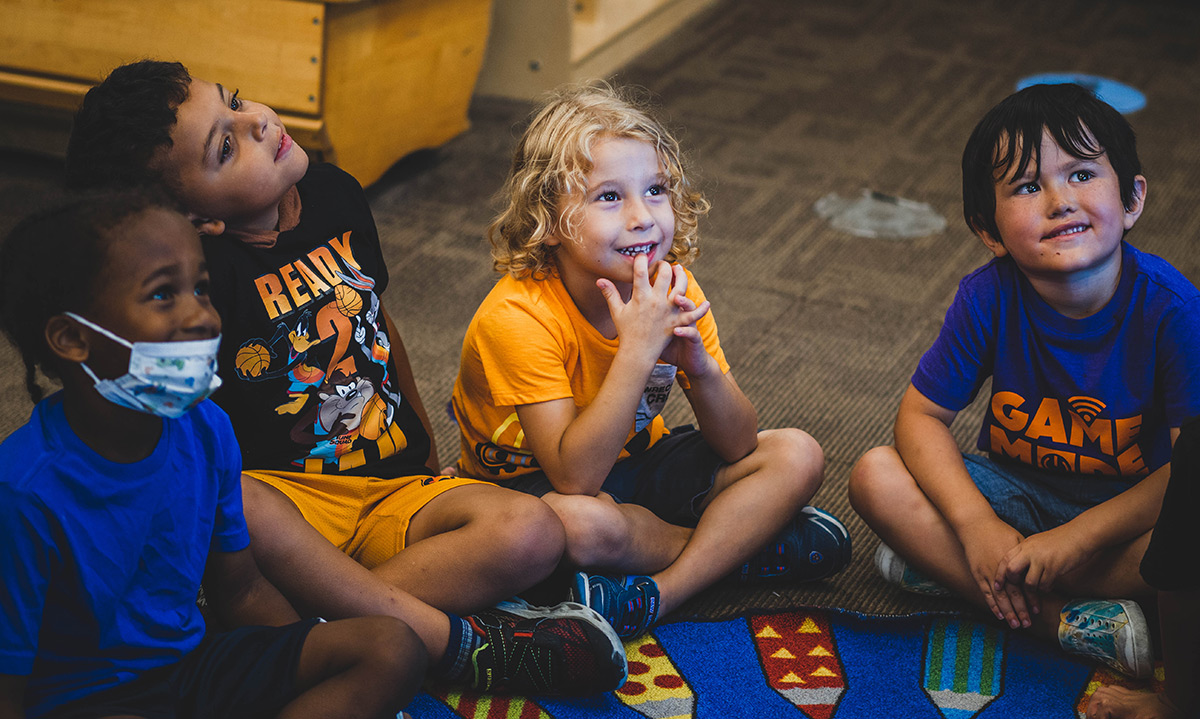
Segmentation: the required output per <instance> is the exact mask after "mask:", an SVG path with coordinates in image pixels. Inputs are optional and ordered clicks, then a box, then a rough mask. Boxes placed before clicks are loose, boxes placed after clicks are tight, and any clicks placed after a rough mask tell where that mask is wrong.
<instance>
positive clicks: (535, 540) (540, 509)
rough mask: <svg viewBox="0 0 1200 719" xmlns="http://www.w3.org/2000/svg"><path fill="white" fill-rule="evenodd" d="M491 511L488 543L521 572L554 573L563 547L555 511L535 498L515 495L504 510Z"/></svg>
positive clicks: (563, 542)
mask: <svg viewBox="0 0 1200 719" xmlns="http://www.w3.org/2000/svg"><path fill="white" fill-rule="evenodd" d="M493 509H494V510H495V511H491V510H489V513H490V514H492V519H493V521H492V522H491V526H490V527H489V530H488V536H489V539H488V541H489V543H490V544H492V545H493V547H497V548H501V549H502V551H503V554H504V556H506V557H508V558H509V560H510V561H511V562H512V564H513V565H514V566H518V567H520V568H521V571H522V573H536V572H535V570H539V571H540V570H544V573H546V574H549V573H550V572H551V571H553V570H554V567H555V566H557V565H558V562H559V560H560V559H561V558H562V554H563V549H564V547H565V545H566V533H565V531H564V529H563V524H562V522H561V521H560V520H559V518H558V515H557V514H556V513H555V512H554V510H553V509H551V508H550V506H549V505H548V504H546V503H545V502H543V501H542V500H541V499H539V498H537V497H534V496H531V495H528V494H520V493H516V492H513V493H512V496H511V497H507V498H506V501H505V503H504V505H503V507H501V508H493Z"/></svg>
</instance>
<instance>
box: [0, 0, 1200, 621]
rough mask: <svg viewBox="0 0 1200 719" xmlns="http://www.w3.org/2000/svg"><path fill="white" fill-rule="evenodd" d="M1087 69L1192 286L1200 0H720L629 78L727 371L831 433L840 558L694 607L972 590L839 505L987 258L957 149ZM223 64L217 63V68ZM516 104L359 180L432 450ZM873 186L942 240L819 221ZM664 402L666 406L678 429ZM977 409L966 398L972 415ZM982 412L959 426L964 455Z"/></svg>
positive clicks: (897, 606)
mask: <svg viewBox="0 0 1200 719" xmlns="http://www.w3.org/2000/svg"><path fill="white" fill-rule="evenodd" d="M1050 71H1078V72H1087V73H1092V74H1097V75H1103V76H1107V77H1111V78H1115V79H1118V80H1120V81H1122V82H1125V83H1128V84H1130V85H1133V86H1134V87H1137V88H1138V89H1140V90H1142V91H1143V92H1144V93H1145V94H1146V96H1147V99H1148V104H1147V107H1146V109H1144V110H1142V111H1141V112H1138V113H1137V114H1135V115H1133V116H1132V117H1131V120H1132V122H1133V123H1134V126H1135V128H1136V129H1137V130H1138V133H1139V138H1140V145H1141V148H1140V149H1141V156H1142V160H1143V164H1144V166H1145V174H1146V175H1147V177H1148V180H1149V195H1148V205H1147V210H1146V213H1145V215H1144V216H1143V218H1142V220H1141V221H1140V222H1139V224H1138V227H1137V228H1136V230H1135V231H1134V233H1133V234H1132V236H1131V240H1132V241H1133V242H1134V243H1135V244H1137V245H1138V246H1139V247H1141V248H1143V249H1146V250H1149V251H1151V252H1155V253H1157V254H1160V255H1162V256H1164V257H1165V258H1167V259H1168V260H1170V261H1171V262H1173V263H1174V264H1175V265H1176V266H1177V267H1179V268H1180V269H1181V270H1182V271H1183V272H1184V274H1185V275H1187V276H1188V277H1189V278H1191V279H1192V280H1193V281H1198V280H1200V253H1197V252H1196V250H1195V249H1194V247H1193V243H1194V238H1195V237H1196V236H1197V235H1200V207H1198V206H1197V202H1196V195H1197V189H1198V188H1200V174H1198V173H1200V169H1197V168H1198V167H1200V135H1197V133H1196V132H1195V131H1194V127H1195V124H1196V121H1197V118H1198V117H1200V8H1197V7H1196V6H1194V5H1192V4H1190V3H1185V2H1182V1H1181V2H1161V1H1160V2H1132V1H1131V2H1113V1H1109V2H1103V1H1100V2H1097V1H1096V0H1070V1H1064V2H1055V3H1044V2H1033V1H1031V0H1009V1H1006V2H973V3H961V2H956V1H955V0H906V1H905V2H898V1H886V0H857V1H856V0H850V1H847V2H839V3H819V2H813V1H801V0H740V1H738V0H726V1H725V2H722V3H720V4H719V5H718V6H716V7H715V8H714V9H713V10H711V11H709V12H707V13H705V14H704V15H702V16H701V17H698V18H696V19H695V20H693V21H692V22H690V23H689V24H688V25H687V26H685V27H684V28H683V29H682V30H681V31H680V32H678V33H676V34H675V35H673V36H672V37H670V38H669V39H667V40H666V41H665V42H663V43H662V44H661V45H660V46H658V47H656V48H654V49H653V50H651V51H650V52H648V53H646V54H645V55H644V56H642V57H641V58H639V59H638V60H637V61H635V62H634V63H632V64H631V66H629V67H628V68H626V69H625V70H624V71H623V72H621V73H620V74H619V75H618V77H617V80H618V81H619V82H629V83H636V84H639V85H643V86H645V87H647V88H649V89H650V90H651V91H652V92H653V93H654V94H655V95H656V96H657V98H658V100H659V102H660V103H661V106H662V110H663V113H664V115H665V116H666V117H667V118H668V120H669V121H670V123H671V124H672V126H673V127H675V128H677V129H679V131H680V133H681V136H682V139H683V142H684V144H685V145H686V147H687V148H688V149H689V153H690V156H691V158H692V160H693V164H694V166H695V168H696V170H697V173H698V176H699V177H700V184H701V187H702V188H703V189H704V190H705V192H706V194H707V196H708V197H709V199H710V200H711V201H712V204H713V211H712V213H711V215H710V216H709V218H707V220H706V222H705V223H704V225H703V226H702V236H703V240H702V242H701V248H702V253H701V257H700V259H699V260H698V261H697V263H696V264H695V265H694V266H693V270H694V271H695V273H696V275H697V277H698V278H699V280H700V282H701V283H702V284H703V286H704V288H705V291H706V292H707V293H708V295H709V297H710V298H711V299H712V302H713V312H714V314H715V316H716V319H717V321H718V323H719V325H720V328H721V337H722V341H723V343H724V346H725V348H726V351H727V353H728V355H729V357H730V359H731V361H732V363H733V366H734V372H735V373H736V376H737V378H738V382H739V383H740V384H741V386H742V387H743V388H744V390H745V391H746V394H747V395H748V396H749V397H750V399H751V400H752V401H753V402H754V404H755V406H756V407H757V408H758V410H759V418H760V422H761V424H762V426H763V427H780V426H798V427H801V428H803V429H805V430H807V431H809V432H810V433H812V434H813V435H814V436H815V437H816V438H817V439H818V440H819V441H820V442H821V444H822V446H823V447H824V449H825V453H826V458H827V473H826V481H825V486H824V487H823V488H822V490H821V492H820V494H819V495H818V496H817V499H816V503H817V504H819V505H821V506H823V507H825V508H827V509H829V510H831V511H833V512H835V513H836V514H838V515H839V516H841V517H843V518H844V519H845V520H846V524H847V525H848V526H849V527H850V529H851V531H852V532H853V534H854V537H855V545H856V548H855V561H854V564H853V566H852V567H851V568H850V569H849V570H848V571H846V572H844V573H843V574H842V575H840V576H839V577H837V578H836V579H835V580H833V581H830V582H826V583H823V584H821V585H819V586H815V587H803V588H790V589H781V590H775V591H753V592H751V591H740V590H731V589H714V590H710V591H709V592H707V593H705V594H703V595H701V596H700V597H698V598H697V599H695V600H693V602H691V603H690V604H689V605H687V606H686V607H685V608H684V611H683V613H686V614H699V615H706V616H721V615H724V614H727V613H730V612H732V611H734V610H737V609H740V608H743V607H745V606H755V607H772V608H774V607H783V606H787V605H793V604H814V605H824V606H839V607H846V608H849V609H852V610H856V611H862V612H903V611H915V610H920V609H945V608H955V607H960V606H962V605H960V604H957V603H954V602H951V601H947V600H942V601H932V600H927V599H924V598H917V597H913V596H909V595H904V594H901V593H899V592H896V591H894V590H893V589H892V588H891V587H889V586H888V585H886V584H884V583H883V582H882V581H881V580H879V579H878V578H876V576H875V574H874V571H873V569H872V568H871V556H872V554H873V551H874V549H875V546H876V544H877V542H878V540H877V539H876V538H875V537H874V536H873V535H872V534H871V533H870V531H869V530H867V529H866V528H865V526H864V525H863V524H862V522H861V521H860V520H858V518H857V517H856V516H855V515H854V513H853V511H852V510H851V509H850V507H849V504H848V502H847V500H846V496H845V486H846V476H847V473H848V471H849V469H850V467H851V465H852V464H853V463H854V461H855V459H856V458H857V457H858V456H859V455H861V454H862V452H864V451H865V450H866V449H868V448H870V447H872V446H874V445H877V444H881V443H886V442H888V441H889V440H890V433H891V422H892V418H893V415H894V412H895V407H896V403H897V401H898V399H899V397H900V395H901V393H902V392H903V390H904V387H905V385H906V383H907V380H908V377H909V375H910V374H911V372H912V369H913V367H914V365H915V363H916V361H917V359H918V358H919V357H920V354H921V352H923V351H924V349H925V348H926V347H927V346H928V345H929V343H930V342H931V341H932V340H933V338H934V336H935V334H936V332H937V329H938V327H939V325H940V322H941V316H942V313H943V312H944V311H945V308H946V307H947V305H948V304H949V302H950V299H951V297H952V296H953V293H954V290H955V287H956V285H957V281H958V279H959V278H960V277H961V276H962V275H963V274H965V273H966V272H967V271H969V270H970V269H971V268H973V267H975V266H977V265H979V264H981V263H983V262H984V261H986V260H987V259H988V257H989V255H988V253H987V251H986V250H985V249H984V247H983V245H982V244H981V243H980V242H979V241H977V240H976V239H975V238H974V237H972V236H971V234H970V233H969V232H968V231H967V230H966V228H965V226H964V225H963V222H962V221H961V219H960V218H961V214H960V202H959V187H960V185H959V182H960V179H959V171H958V162H959V157H960V154H961V151H962V145H963V143H964V142H965V140H966V137H967V135H968V133H969V132H970V130H971V128H972V127H973V125H974V124H975V122H976V121H977V120H978V119H979V117H980V116H981V115H982V113H983V112H984V111H985V110H986V109H987V108H988V107H990V106H991V105H993V104H994V103H995V102H997V101H998V100H1000V99H1001V98H1002V97H1004V96H1005V95H1006V94H1008V93H1009V92H1010V91H1011V90H1012V88H1013V86H1014V83H1015V82H1016V81H1017V80H1018V79H1019V78H1021V77H1023V76H1026V75H1029V74H1033V73H1040V72H1050ZM212 79H214V80H219V79H220V78H212ZM529 109H530V105H529V104H528V103H523V102H516V101H507V100H498V99H494V98H479V99H477V102H476V103H475V105H474V107H473V109H472V115H471V119H472V122H473V128H472V129H471V130H470V131H469V132H468V133H466V134H464V135H462V136H460V137H459V138H457V139H455V140H453V141H452V142H450V143H449V144H447V145H446V146H444V147H443V148H441V149H440V150H437V151H434V152H428V153H421V154H418V155H416V156H413V157H410V158H408V159H407V160H405V161H403V162H402V163H400V164H399V165H398V166H397V167H395V168H394V169H393V170H392V171H391V172H390V173H389V174H388V175H387V176H385V177H384V178H383V179H382V180H381V181H380V182H378V183H377V184H376V185H374V186H373V187H371V188H370V190H369V195H370V197H371V202H372V206H373V208H374V211H375V216H376V220H377V222H378V225H379V229H380V235H381V237H382V238H383V240H384V243H385V252H386V255H387V257H388V258H389V261H390V269H391V272H392V283H391V286H390V287H389V289H388V292H387V294H386V296H385V302H386V304H387V306H388V309H389V310H390V312H391V313H392V315H393V317H395V318H396V321H397V324H398V325H399V327H400V330H401V332H402V334H403V336H404V341H405V344H406V346H407V348H408V351H409V356H410V357H411V359H412V362H413V365H414V367H415V370H416V374H417V379H418V382H419V383H420V387H421V390H422V393H423V395H424V398H425V402H426V405H427V406H429V407H430V408H431V409H432V410H433V411H432V414H433V415H434V417H433V419H434V423H435V428H436V434H437V440H438V444H439V446H440V448H441V453H442V455H443V458H449V457H450V456H451V455H452V453H453V452H454V451H456V450H457V436H456V434H455V431H454V428H453V427H452V425H451V424H450V421H449V419H448V418H447V417H446V416H445V414H444V413H443V412H441V411H440V409H439V408H440V406H442V405H444V403H445V402H446V400H447V399H448V398H449V394H450V389H451V386H452V383H453V380H454V375H455V372H456V371H457V364H458V352H459V346H460V342H461V340H462V335H463V332H464V330H465V328H466V325H467V322H468V321H469V319H470V317H471V314H472V313H473V311H474V309H475V307H476V305H477V303H478V302H479V300H480V299H481V298H482V297H483V296H484V294H485V293H486V292H487V291H488V289H489V288H490V286H491V284H492V282H493V281H494V279H495V278H494V277H493V275H492V273H491V270H490V261H489V258H488V253H487V250H486V247H485V245H484V241H483V239H482V237H483V232H484V228H485V227H486V225H487V223H488V221H489V219H490V218H491V215H492V213H493V210H494V205H493V204H492V200H491V196H492V193H493V192H494V191H495V190H496V189H497V188H498V187H499V186H500V184H501V182H502V180H503V177H504V173H505V171H506V169H507V165H508V161H509V152H510V150H511V147H512V145H513V143H514V139H515V137H516V135H517V134H518V133H519V130H520V127H521V123H522V122H523V121H524V119H525V118H526V116H527V114H528V112H529ZM59 169H60V168H59V166H58V164H57V162H56V161H54V160H47V159H41V158H36V157H31V156H28V155H22V154H18V153H12V152H5V153H0V231H7V229H8V228H9V227H10V226H11V224H12V223H13V222H14V221H15V219H16V217H18V216H19V214H20V213H22V212H25V211H26V210H27V209H28V208H29V207H30V206H32V205H35V204H38V203H40V202H42V201H44V200H45V199H46V198H47V196H48V195H50V194H51V193H53V192H54V191H55V190H54V187H55V182H56V179H57V175H58V172H59ZM863 188H871V189H874V190H878V191H880V192H884V193H887V194H891V195H897V196H902V197H906V198H910V199H914V200H919V201H922V202H927V203H929V204H931V205H932V206H933V207H934V208H935V209H936V210H937V211H938V212H940V213H941V214H942V215H944V216H945V217H946V218H947V219H948V221H949V224H948V228H947V230H946V231H945V232H943V233H941V234H937V235H933V236H928V237H923V238H920V239H916V240H907V241H897V240H884V239H862V238H858V237H854V236H851V235H848V234H845V233H842V232H838V231H835V230H832V229H830V228H829V227H828V226H827V225H826V224H825V222H824V221H823V220H822V219H820V218H819V217H818V216H817V214H816V213H815V212H814V211H813V203H814V202H816V201H817V200H818V199H819V198H820V197H822V196H823V195H825V194H827V193H829V192H837V193H839V194H840V195H842V196H849V195H855V194H857V193H858V192H859V191H860V190H861V189H863ZM0 362H2V363H3V365H4V366H6V367H9V368H11V370H12V371H11V372H10V373H7V375H6V376H4V377H0V397H3V398H4V399H5V402H4V403H3V404H2V405H0V434H7V433H8V432H9V431H11V430H12V429H13V428H15V427H16V426H17V425H19V424H20V423H21V422H23V421H24V420H25V418H26V417H27V416H28V411H29V405H28V402H27V400H26V398H25V396H24V393H23V390H22V386H21V380H20V374H21V373H20V371H19V369H18V365H19V362H18V360H17V358H16V357H15V355H14V354H12V353H11V351H9V350H8V348H7V347H5V348H4V349H3V350H0ZM675 394H676V395H677V397H676V398H675V399H674V400H673V403H672V404H671V405H670V406H669V408H668V413H669V418H671V419H674V420H677V421H686V420H687V419H688V413H687V408H686V404H685V403H683V402H681V399H680V398H679V397H678V395H679V394H680V393H675ZM977 409H978V408H977ZM978 416H979V412H978V411H975V412H966V413H964V416H963V417H961V418H960V420H959V421H958V423H956V425H955V430H956V434H957V436H958V437H959V438H960V441H961V442H962V443H963V446H964V447H969V446H970V443H971V442H972V441H973V436H974V433H975V432H976V431H977V427H978Z"/></svg>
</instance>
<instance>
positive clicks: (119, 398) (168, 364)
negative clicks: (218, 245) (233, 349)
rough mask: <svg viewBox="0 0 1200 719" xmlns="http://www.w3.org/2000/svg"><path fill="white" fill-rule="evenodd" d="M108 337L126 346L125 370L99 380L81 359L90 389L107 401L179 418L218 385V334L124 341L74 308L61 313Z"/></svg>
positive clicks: (160, 415)
mask: <svg viewBox="0 0 1200 719" xmlns="http://www.w3.org/2000/svg"><path fill="white" fill-rule="evenodd" d="M64 314H66V315H67V316H68V317H71V318H72V319H74V320H75V321H77V322H80V323H82V324H84V325H86V326H88V327H91V328H92V329H93V330H95V331H97V332H99V333H100V334H102V335H104V336H105V337H108V338H109V339H111V340H112V341H114V342H117V343H120V344H122V345H125V346H126V347H128V348H129V371H128V372H126V373H125V374H123V375H121V376H120V377H117V378H116V379H100V378H99V377H97V376H96V373H95V372H92V370H91V368H90V367H88V366H87V365H86V364H83V363H81V365H82V366H83V371H84V372H87V374H88V376H89V377H91V378H92V382H93V383H95V386H96V391H97V392H99V393H100V396H101V397H104V398H105V399H107V400H108V401H109V402H112V403H113V404H117V405H120V406H122V407H128V408H129V409H135V410H137V411H139V412H145V413H147V414H154V415H158V416H159V417H167V418H174V417H179V416H181V415H183V414H184V413H186V412H187V411H188V410H190V409H191V408H192V407H195V406H196V405H198V404H200V403H201V402H203V401H204V400H205V399H206V398H207V397H208V396H209V395H211V394H212V393H213V392H215V391H216V390H217V388H218V387H220V386H221V378H220V377H218V376H217V348H218V347H219V346H220V344H221V337H220V335H218V336H216V337H213V338H212V339H207V340H189V341H185V342H129V341H127V340H125V339H123V338H121V337H118V336H117V335H115V334H113V333H112V332H109V331H108V330H106V329H104V328H103V327H101V326H99V325H97V324H95V323H94V322H89V321H88V320H85V319H84V318H82V317H80V316H79V315H77V314H75V313H74V312H65V313H64Z"/></svg>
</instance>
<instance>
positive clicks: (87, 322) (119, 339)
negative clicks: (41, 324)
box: [63, 312, 133, 349]
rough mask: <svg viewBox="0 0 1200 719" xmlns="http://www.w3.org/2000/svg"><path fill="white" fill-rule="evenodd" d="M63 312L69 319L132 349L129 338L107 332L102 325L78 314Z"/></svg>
mask: <svg viewBox="0 0 1200 719" xmlns="http://www.w3.org/2000/svg"><path fill="white" fill-rule="evenodd" d="M63 314H64V315H66V316H67V317H70V318H71V319H73V320H75V321H76V322H79V323H81V324H83V325H84V326H86V327H89V328H91V329H93V330H96V331H97V332H99V333H100V334H102V335H104V336H105V337H107V338H109V339H110V340H112V341H113V342H119V343H120V344H123V345H125V346H126V347H128V348H129V349H133V343H132V342H130V341H129V340H127V339H125V338H123V337H118V336H117V335H115V334H113V333H112V332H109V331H108V330H106V329H104V328H103V327H101V326H100V325H98V324H96V323H95V322H92V321H91V320H85V319H84V318H82V317H80V316H79V315H77V314H75V313H74V312H63Z"/></svg>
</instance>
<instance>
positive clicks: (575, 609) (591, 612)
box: [496, 598, 629, 689]
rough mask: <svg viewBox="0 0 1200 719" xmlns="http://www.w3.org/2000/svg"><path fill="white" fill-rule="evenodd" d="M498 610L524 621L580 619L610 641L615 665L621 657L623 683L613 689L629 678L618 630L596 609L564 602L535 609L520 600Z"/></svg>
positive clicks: (517, 599)
mask: <svg viewBox="0 0 1200 719" xmlns="http://www.w3.org/2000/svg"><path fill="white" fill-rule="evenodd" d="M496 609H499V610H501V611H504V612H508V613H509V614H513V615H516V616H518V617H521V618H522V619H578V620H580V621H582V622H586V623H588V624H590V625H591V626H593V627H595V628H596V629H598V630H599V631H600V633H601V634H603V635H604V638H605V639H606V640H607V641H608V646H609V648H610V649H611V650H612V659H613V660H614V663H616V660H617V658H618V657H620V665H621V681H620V682H619V683H618V684H617V686H616V687H613V688H614V689H619V688H620V687H621V686H623V685H624V684H625V681H626V680H627V679H628V678H629V661H628V660H627V659H626V657H625V645H624V644H623V643H622V642H621V638H620V637H618V636H617V632H616V630H615V629H613V628H612V626H610V625H609V623H608V622H606V621H605V620H604V617H602V616H600V613H599V612H597V611H596V610H595V609H592V608H591V607H588V606H584V605H583V604H578V603H576V602H562V603H561V604H555V605H554V606H552V607H535V606H533V605H531V604H530V603H529V602H526V601H525V600H524V599H519V598H514V599H510V600H508V601H504V602H500V603H499V604H497V605H496Z"/></svg>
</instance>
